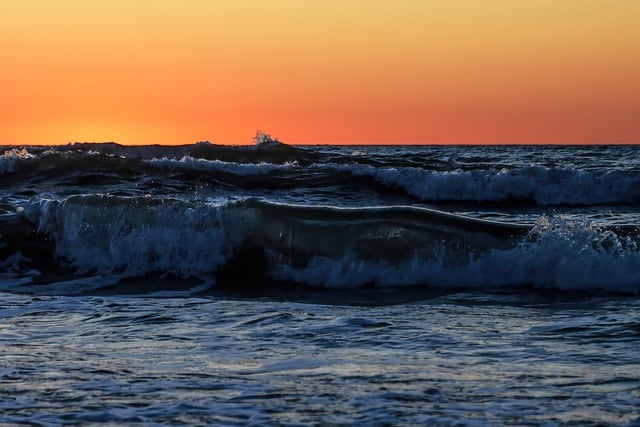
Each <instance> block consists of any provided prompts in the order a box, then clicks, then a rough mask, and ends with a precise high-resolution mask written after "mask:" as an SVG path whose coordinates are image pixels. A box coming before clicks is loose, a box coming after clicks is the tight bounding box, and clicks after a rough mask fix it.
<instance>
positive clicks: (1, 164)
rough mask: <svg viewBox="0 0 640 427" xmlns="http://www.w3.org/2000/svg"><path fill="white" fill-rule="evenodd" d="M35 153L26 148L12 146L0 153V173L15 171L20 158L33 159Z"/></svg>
mask: <svg viewBox="0 0 640 427" xmlns="http://www.w3.org/2000/svg"><path fill="white" fill-rule="evenodd" d="M33 157H34V155H33V154H31V153H29V152H28V151H27V150H26V149H25V148H12V149H10V150H6V151H5V152H4V153H2V154H0V175H2V174H5V173H9V172H13V171H14V170H15V167H16V162H18V160H25V159H31V158H33Z"/></svg>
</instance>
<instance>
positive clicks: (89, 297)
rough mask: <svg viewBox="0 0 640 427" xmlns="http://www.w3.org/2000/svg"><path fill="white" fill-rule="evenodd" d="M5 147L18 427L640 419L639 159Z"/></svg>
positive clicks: (419, 150)
mask: <svg viewBox="0 0 640 427" xmlns="http://www.w3.org/2000/svg"><path fill="white" fill-rule="evenodd" d="M0 153H2V154H1V155H0V343H1V346H0V424H2V425H33V426H36V425H37V426H57V425H90V424H108V425H109V424H110V425H123V424H126V425H260V426H262V425H287V426H306V425H323V426H343V425H344V426H351V425H355V426H383V425H394V426H395V425H406V426H411V425H442V426H449V425H463V426H466V425H470V426H485V425H496V426H502V425H528V426H555V425H594V426H595V425H620V426H632V425H634V426H637V425H640V409H639V408H640V247H638V244H639V242H640V229H639V228H638V227H640V156H639V155H638V148H637V147H634V146H520V145H518V146H375V145H371V146H330V145H326V146H325V145H323V146H291V145H286V144H283V143H280V142H278V141H277V140H272V139H270V138H268V137H267V136H265V135H258V138H257V143H256V145H253V146H221V145H215V144H211V143H208V142H200V143H196V144H191V145H182V146H121V145H118V144H114V143H77V144H69V145H65V146H30V147H16V146H3V147H0Z"/></svg>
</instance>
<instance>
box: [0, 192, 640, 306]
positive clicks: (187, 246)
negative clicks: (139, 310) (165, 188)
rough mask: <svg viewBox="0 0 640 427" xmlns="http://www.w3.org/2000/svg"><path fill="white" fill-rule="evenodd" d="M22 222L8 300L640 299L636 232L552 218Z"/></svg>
mask: <svg viewBox="0 0 640 427" xmlns="http://www.w3.org/2000/svg"><path fill="white" fill-rule="evenodd" d="M19 211H20V212H19V213H16V214H14V215H4V216H3V217H2V219H0V242H1V244H0V252H1V255H4V256H2V259H4V260H5V261H3V263H2V264H1V265H0V277H1V278H2V279H3V280H2V281H1V283H2V290H7V291H14V292H26V293H35V294H42V293H46V294H73V293H93V292H99V291H100V290H103V289H107V288H111V289H112V290H113V289H116V290H114V292H127V293H130V292H133V293H136V292H141V291H140V290H139V289H136V287H135V285H132V283H133V282H131V281H130V280H129V279H135V278H142V279H145V280H148V279H149V278H150V277H156V278H160V279H162V278H170V279H171V280H168V281H167V282H166V283H173V282H179V281H180V280H192V281H194V283H195V284H194V289H195V291H197V292H200V293H201V292H211V291H214V292H217V291H225V292H227V291H228V292H236V291H252V292H265V293H268V292H269V291H270V290H272V289H278V288H279V287H282V286H289V287H291V286H293V287H313V288H317V289H345V288H349V289H357V288H391V287H406V286H417V287H424V288H429V289H460V288H472V289H488V290H491V289H502V290H507V291H514V292H515V291H518V289H521V288H522V287H528V288H536V289H556V290H574V291H585V292H621V293H634V294H635V293H638V292H639V291H640V251H639V249H638V245H637V242H638V230H637V229H636V228H634V227H609V228H603V227H600V226H597V225H594V224H592V223H589V222H587V221H578V222H576V221H568V220H566V219H563V218H549V217H542V218H541V219H540V220H539V221H538V222H537V224H535V225H534V226H533V227H531V226H525V225H514V224H503V223H498V222H491V221H483V220H478V219H471V218H467V217H464V216H459V215H453V214H448V213H444V212H440V211H435V210H429V209H423V208H412V207H403V206H397V207H384V208H337V207H329V206H326V207H309V206H294V205H285V204H274V203H265V202H262V201H259V200H255V199H247V200H241V201H235V202H225V203H206V202H187V201H183V200H178V199H154V198H149V197H136V198H130V197H118V196H111V195H93V196H72V197H68V198H64V199H60V200H53V199H38V200H33V201H32V202H29V203H25V204H23V205H22V206H21V207H20V208H19ZM174 279H175V280H174ZM190 283H191V282H190ZM114 286H115V288H114ZM161 286H165V285H161ZM167 286H169V285H167ZM128 287H131V288H128ZM156 290H157V289H156ZM195 291H194V292H195Z"/></svg>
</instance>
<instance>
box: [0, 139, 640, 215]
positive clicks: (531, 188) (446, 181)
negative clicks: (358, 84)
mask: <svg viewBox="0 0 640 427" xmlns="http://www.w3.org/2000/svg"><path fill="white" fill-rule="evenodd" d="M483 159H484V158H483ZM416 161H417V160H416V159H415V158H412V159H411V162H410V163H411V164H415V163H416ZM483 161H484V160H483ZM433 162H435V163H437V164H438V165H439V166H438V167H442V166H443V165H442V164H441V160H437V159H436V160H434V161H433ZM438 162H440V163H438ZM378 163H380V161H379V160H376V159H367V158H363V156H353V155H341V156H340V155H338V154H336V153H328V152H321V151H320V150H315V151H314V150H311V149H300V148H296V147H291V146H287V145H285V144H282V143H279V142H278V143H275V142H273V143H269V144H267V143H263V144H261V145H256V146H246V147H227V146H216V145H213V144H210V143H207V142H203V143H198V144H193V145H185V146H177V147H164V146H138V147H125V146H120V145H117V144H72V145H68V146H62V147H27V148H16V147H13V148H8V149H6V150H5V151H4V154H2V155H0V176H2V177H3V182H1V183H0V186H9V185H14V186H23V185H25V184H27V183H29V182H36V183H40V182H42V181H43V180H52V181H55V180H57V181H59V182H62V183H64V184H67V185H86V184H95V185H96V186H99V185H103V187H99V188H105V187H104V186H108V185H114V184H115V183H118V182H123V183H128V182H130V180H131V179H133V178H141V177H149V176H153V175H155V176H157V179H158V180H159V181H160V182H162V180H163V178H164V177H166V174H167V173H171V174H172V176H171V178H172V179H174V180H176V181H180V179H182V177H181V176H180V175H179V174H177V173H176V172H181V171H185V172H189V174H188V176H185V177H184V179H185V180H187V181H188V183H189V182H191V181H189V180H193V179H194V176H196V177H197V176H200V177H202V178H203V179H205V180H206V179H210V178H213V179H215V180H216V182H219V183H220V184H223V185H225V186H227V187H228V188H234V187H235V188H237V189H238V190H243V189H245V188H249V187H247V186H250V188H251V189H252V190H255V189H257V188H261V187H263V188H277V187H280V186H282V185H285V186H287V185H288V186H289V187H291V186H292V185H294V184H295V186H296V188H298V189H303V188H305V186H307V185H309V186H313V188H323V187H324V188H330V187H333V188H339V189H342V190H345V186H349V188H348V189H346V190H345V192H347V193H348V192H349V191H351V190H352V189H353V188H354V186H359V187H360V188H363V189H366V190H368V191H373V192H380V193H389V192H395V194H397V195H398V197H405V198H406V200H407V203H408V202H410V201H411V200H412V199H413V200H418V201H421V202H425V203H436V204H437V203H440V202H463V203H504V204H509V203H513V202H519V203H529V204H532V205H539V206H589V205H624V204H626V205H629V204H638V203H640V172H638V171H637V170H624V169H622V170H621V169H615V168H609V169H605V168H602V169H589V170H586V169H575V168H570V167H562V168H558V167H546V166H538V165H532V166H520V167H513V166H511V167H502V168H499V169H497V168H492V167H490V165H489V166H487V165H485V168H484V169H473V168H471V169H465V170H463V169H460V168H452V169H445V170H440V169H431V168H429V167H417V166H397V167H396V166H394V167H391V166H388V165H385V164H378ZM435 163H434V164H435ZM483 164H484V163H483ZM467 166H469V165H467ZM163 174H164V175H163ZM251 176H254V177H258V176H259V177H260V180H251V181H247V180H244V179H236V178H235V177H251ZM354 178H355V179H354ZM287 181H289V184H286V182H287ZM178 187H179V186H178Z"/></svg>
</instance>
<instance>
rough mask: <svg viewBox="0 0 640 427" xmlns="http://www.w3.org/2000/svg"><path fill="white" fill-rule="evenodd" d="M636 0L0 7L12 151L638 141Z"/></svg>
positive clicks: (80, 1) (2, 93) (26, 0)
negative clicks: (97, 146)
mask: <svg viewBox="0 0 640 427" xmlns="http://www.w3.org/2000/svg"><path fill="white" fill-rule="evenodd" d="M639 17H640V1H638V0H481V1H480V0H321V1H320V0H308V1H306V0H228V1H226V0H225V1H223V0H175V1H173V0H171V1H169V0H108V1H102V0H55V1H53V0H20V1H13V0H0V57H1V58H2V62H0V144H66V143H69V142H74V141H115V142H119V143H122V144H188V143H193V142H196V141H202V140H209V141H211V142H214V143H220V144H247V143H251V138H252V137H253V135H254V134H255V132H256V130H257V129H262V130H264V131H266V132H268V133H271V134H272V135H274V136H277V137H279V139H280V140H282V141H284V142H287V143H291V144H305V143H315V144H318V143H329V144H332V143H333V144H391V143H403V144H407V143H421V144H436V143H446V144H482V143H496V144H503V143H574V144H575V143H586V144H590V143H640V25H638V19H639Z"/></svg>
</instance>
